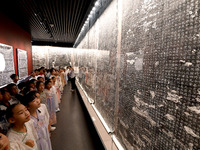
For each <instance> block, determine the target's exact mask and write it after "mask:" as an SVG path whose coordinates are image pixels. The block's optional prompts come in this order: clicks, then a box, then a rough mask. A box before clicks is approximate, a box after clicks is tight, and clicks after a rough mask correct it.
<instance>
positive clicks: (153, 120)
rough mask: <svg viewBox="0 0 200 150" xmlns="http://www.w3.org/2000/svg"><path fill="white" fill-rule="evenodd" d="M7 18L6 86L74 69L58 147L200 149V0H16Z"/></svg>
mask: <svg viewBox="0 0 200 150" xmlns="http://www.w3.org/2000/svg"><path fill="white" fill-rule="evenodd" d="M0 20H1V21H0V88H2V89H3V88H4V87H5V86H6V85H8V84H10V83H11V82H12V80H11V78H10V75H11V74H17V75H18V77H19V81H20V80H21V81H22V80H23V79H25V78H27V77H29V76H31V75H32V73H33V72H34V71H36V70H37V69H39V68H41V67H44V68H45V69H46V70H49V69H52V68H54V69H56V70H58V72H59V70H60V69H61V72H62V70H64V71H66V72H67V70H68V66H71V67H72V70H73V71H71V72H73V73H74V76H75V86H76V87H75V91H74V90H71V86H72V85H73V82H72V80H71V81H70V80H69V78H70V77H69V78H68V80H67V79H66V82H65V84H64V85H63V89H62V90H61V91H62V92H60V94H61V96H62V97H61V100H60V102H59V109H60V111H59V112H57V113H56V117H57V123H56V124H55V126H54V127H56V129H55V130H54V131H51V132H50V134H49V135H50V140H51V146H52V149H53V150H104V149H106V150H199V149H200V77H199V74H200V1H198V0H6V1H3V2H2V3H1V6H0ZM58 74H59V73H58ZM61 74H62V73H60V74H59V75H58V76H61ZM67 75H69V76H70V75H72V73H69V74H66V77H67ZM45 76H46V75H45ZM45 79H46V78H45ZM52 80H53V79H52ZM52 83H53V81H52ZM45 85H46V82H45ZM45 88H46V87H45ZM0 102H1V101H0ZM50 117H51V115H50ZM8 139H9V136H8ZM10 146H11V147H12V142H10Z"/></svg>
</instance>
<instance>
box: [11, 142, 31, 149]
mask: <svg viewBox="0 0 200 150" xmlns="http://www.w3.org/2000/svg"><path fill="white" fill-rule="evenodd" d="M10 150H34V148H32V147H30V146H28V145H26V144H24V143H23V142H15V141H13V142H12V141H10Z"/></svg>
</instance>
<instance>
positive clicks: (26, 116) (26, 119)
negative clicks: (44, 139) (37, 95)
mask: <svg viewBox="0 0 200 150" xmlns="http://www.w3.org/2000/svg"><path fill="white" fill-rule="evenodd" d="M6 118H7V120H8V121H9V122H10V123H11V129H10V130H9V131H8V133H7V136H8V139H9V141H10V147H11V149H13V150H38V147H37V143H36V141H37V140H39V139H38V136H37V132H36V130H35V128H34V126H33V122H32V121H31V120H30V113H29V111H28V110H27V108H26V107H25V106H24V105H22V104H13V105H10V106H9V107H8V108H7V110H6Z"/></svg>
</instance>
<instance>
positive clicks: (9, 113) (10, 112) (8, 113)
mask: <svg viewBox="0 0 200 150" xmlns="http://www.w3.org/2000/svg"><path fill="white" fill-rule="evenodd" d="M18 104H19V103H15V104H12V105H10V106H8V108H7V109H6V119H7V120H8V119H9V118H12V117H13V109H14V108H15V106H17V105H18Z"/></svg>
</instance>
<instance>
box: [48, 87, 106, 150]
mask: <svg viewBox="0 0 200 150" xmlns="http://www.w3.org/2000/svg"><path fill="white" fill-rule="evenodd" d="M60 110H61V111H60V112H58V113H57V124H56V130H55V131H53V132H52V133H51V141H52V148H53V150H103V149H104V147H103V145H102V143H101V141H100V139H99V137H98V134H97V133H96V131H95V129H94V126H93V124H92V121H91V120H90V118H89V116H88V114H87V110H86V109H85V108H84V106H83V104H82V103H81V100H80V99H79V96H78V91H75V92H71V91H70V84H67V85H66V86H65V89H64V93H63V96H62V100H61V104H60Z"/></svg>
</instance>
